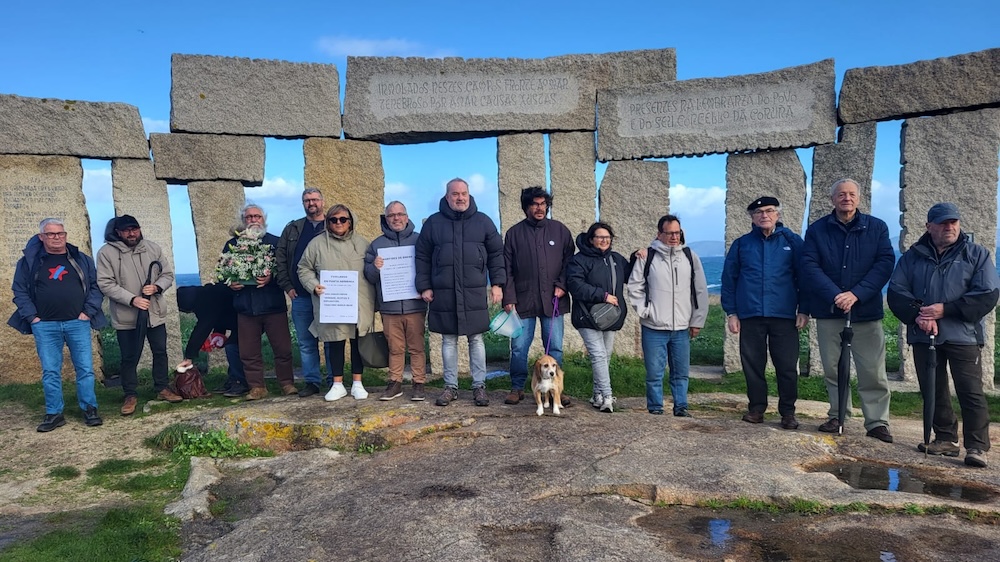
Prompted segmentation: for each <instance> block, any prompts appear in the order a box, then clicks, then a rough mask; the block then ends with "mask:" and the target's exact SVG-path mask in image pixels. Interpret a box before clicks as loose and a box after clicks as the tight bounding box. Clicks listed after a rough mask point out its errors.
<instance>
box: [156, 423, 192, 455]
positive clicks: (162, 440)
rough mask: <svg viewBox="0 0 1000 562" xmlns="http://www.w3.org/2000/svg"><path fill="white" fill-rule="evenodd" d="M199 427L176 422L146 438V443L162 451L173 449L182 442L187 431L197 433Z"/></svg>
mask: <svg viewBox="0 0 1000 562" xmlns="http://www.w3.org/2000/svg"><path fill="white" fill-rule="evenodd" d="M198 431H200V429H199V428H197V427H195V426H193V425H191V424H188V423H175V424H172V425H168V426H167V427H164V428H163V429H162V430H160V432H159V433H157V434H156V435H154V436H153V437H150V438H149V439H147V440H146V445H147V446H149V447H152V448H153V449H159V450H161V451H173V450H174V449H175V448H176V447H177V445H180V444H181V441H183V439H184V434H185V433H197V432H198Z"/></svg>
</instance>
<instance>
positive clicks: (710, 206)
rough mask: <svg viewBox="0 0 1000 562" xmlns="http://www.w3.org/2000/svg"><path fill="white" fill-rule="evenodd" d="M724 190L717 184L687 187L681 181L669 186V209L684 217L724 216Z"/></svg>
mask: <svg viewBox="0 0 1000 562" xmlns="http://www.w3.org/2000/svg"><path fill="white" fill-rule="evenodd" d="M725 203H726V190H725V189H723V188H721V187H719V186H712V187H688V186H686V185H684V184H682V183H679V184H677V185H674V186H673V187H671V188H670V211H671V212H672V213H674V214H676V215H678V216H683V217H684V218H691V217H699V216H706V215H712V216H714V215H715V214H716V212H718V211H721V213H718V214H720V215H722V216H725V213H724V211H725V209H724V207H725Z"/></svg>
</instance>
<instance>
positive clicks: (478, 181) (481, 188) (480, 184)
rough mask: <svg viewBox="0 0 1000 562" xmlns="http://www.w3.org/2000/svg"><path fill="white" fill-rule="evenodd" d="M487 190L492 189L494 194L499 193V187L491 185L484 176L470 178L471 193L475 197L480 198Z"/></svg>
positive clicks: (474, 175) (478, 175)
mask: <svg viewBox="0 0 1000 562" xmlns="http://www.w3.org/2000/svg"><path fill="white" fill-rule="evenodd" d="M487 188H490V189H492V193H499V192H498V191H497V186H496V185H495V184H493V185H490V184H489V183H487V181H486V177H485V176H483V175H482V174H472V175H471V176H469V193H471V194H472V196H473V197H478V196H480V195H482V194H484V193H486V190H487Z"/></svg>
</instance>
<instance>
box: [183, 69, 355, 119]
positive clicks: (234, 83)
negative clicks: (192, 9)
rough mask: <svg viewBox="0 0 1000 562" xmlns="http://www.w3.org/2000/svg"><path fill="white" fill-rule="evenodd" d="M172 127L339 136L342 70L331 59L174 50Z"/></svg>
mask: <svg viewBox="0 0 1000 562" xmlns="http://www.w3.org/2000/svg"><path fill="white" fill-rule="evenodd" d="M170 78H171V84H170V130H171V131H174V132H185V133H220V134H229V135H256V136H262V137H280V138H304V137H336V138H340V75H339V74H338V72H337V67H336V66H335V65H332V64H318V63H295V62H286V61H280V60H266V59H248V58H241V57H217V56H205V55H182V54H174V55H173V56H172V57H170Z"/></svg>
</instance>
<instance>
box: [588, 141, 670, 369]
mask: <svg viewBox="0 0 1000 562" xmlns="http://www.w3.org/2000/svg"><path fill="white" fill-rule="evenodd" d="M669 193H670V171H669V170H668V169H667V163H666V162H653V161H649V162H645V161H641V160H630V161H612V162H609V163H608V167H607V169H606V170H605V171H604V179H603V180H602V181H601V193H600V201H601V220H602V221H604V222H606V223H608V224H610V225H611V227H612V228H614V229H615V242H614V249H615V250H616V251H617V252H618V253H619V254H621V255H623V256H625V257H626V259H627V258H628V256H629V255H630V254H631V253H632V252H633V251H634V250H637V249H639V248H646V247H648V246H649V243H650V242H651V241H652V240H653V239H654V238H656V223H657V221H659V220H660V217H662V216H663V215H665V214H667V212H668V211H669V209H670V194H669ZM626 300H627V297H626ZM623 304H624V305H625V306H626V307H627V308H628V314H627V316H626V317H625V324H624V325H623V326H622V329H621V330H619V332H618V334H617V335H615V353H617V354H619V355H624V356H628V357H642V339H641V335H642V334H641V331H640V328H639V318H638V316H637V315H636V312H635V308H634V307H633V306H632V303H629V302H626V303H623Z"/></svg>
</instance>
